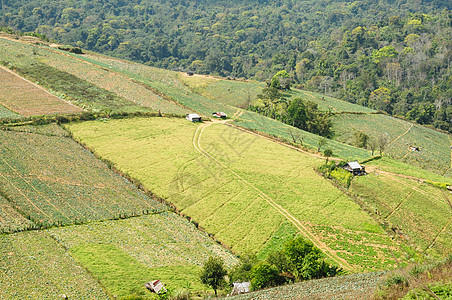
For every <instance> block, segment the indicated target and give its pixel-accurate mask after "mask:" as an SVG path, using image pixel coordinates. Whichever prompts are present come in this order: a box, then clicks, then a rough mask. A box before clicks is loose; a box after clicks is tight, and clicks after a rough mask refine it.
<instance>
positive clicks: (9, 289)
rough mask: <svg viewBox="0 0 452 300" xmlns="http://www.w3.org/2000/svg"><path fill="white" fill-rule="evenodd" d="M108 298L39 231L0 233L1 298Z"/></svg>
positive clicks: (70, 259)
mask: <svg viewBox="0 0 452 300" xmlns="http://www.w3.org/2000/svg"><path fill="white" fill-rule="evenodd" d="M63 295H65V296H66V297H68V298H69V299H108V298H109V297H108V296H107V294H106V293H105V292H104V291H103V289H102V287H101V285H100V284H99V283H98V282H97V281H96V280H95V279H94V278H93V277H91V276H90V275H89V274H88V272H87V271H86V270H85V269H84V268H83V267H81V266H80V265H78V264H77V262H76V261H75V260H74V259H73V258H72V257H71V256H70V255H68V253H67V252H66V251H65V249H64V248H63V247H61V246H60V245H59V244H58V243H57V242H56V241H55V239H53V238H52V237H50V236H49V235H48V234H46V233H44V232H40V231H32V232H21V233H16V234H7V235H0V298H1V299H61V298H62V297H63Z"/></svg>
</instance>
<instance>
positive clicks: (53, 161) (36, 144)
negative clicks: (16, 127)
mask: <svg viewBox="0 0 452 300" xmlns="http://www.w3.org/2000/svg"><path fill="white" fill-rule="evenodd" d="M40 128H41V129H40V130H37V131H41V132H42V133H44V132H46V134H38V133H26V132H15V131H3V130H0V140H1V141H2V148H1V149H0V183H1V185H0V191H1V192H2V194H3V195H4V196H5V197H7V198H8V200H9V202H10V204H11V205H13V206H14V208H15V209H16V210H18V211H20V212H21V214H22V215H23V216H26V217H27V218H29V219H30V220H31V221H33V222H34V223H35V224H36V225H39V226H44V227H47V226H52V225H57V224H73V223H80V222H86V221H92V220H105V219H111V218H119V217H126V216H134V215H141V214H144V213H152V212H158V211H162V210H166V209H167V208H166V206H164V205H162V204H160V203H158V202H156V201H155V200H153V199H151V198H149V197H147V196H146V195H144V194H143V193H142V192H141V191H139V190H138V189H137V188H135V186H134V185H132V184H131V183H129V182H127V181H126V180H125V179H124V178H122V177H120V176H119V175H117V174H115V173H113V172H112V171H111V170H110V169H109V168H108V167H107V165H105V164H104V163H102V162H100V161H99V160H98V159H96V158H95V157H94V156H93V155H92V154H91V153H90V152H88V151H86V150H85V149H84V148H82V147H81V146H80V145H78V144H77V143H75V142H74V141H73V140H72V139H70V138H67V137H64V136H58V134H59V133H61V129H59V128H58V127H56V126H52V125H49V126H47V125H44V126H42V127H40ZM57 128H58V129H57ZM52 133H54V135H52ZM11 229H13V228H11Z"/></svg>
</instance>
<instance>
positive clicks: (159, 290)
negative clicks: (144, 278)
mask: <svg viewBox="0 0 452 300" xmlns="http://www.w3.org/2000/svg"><path fill="white" fill-rule="evenodd" d="M144 286H145V287H146V288H147V289H148V290H150V291H151V292H154V293H156V294H164V293H166V288H165V287H164V286H163V283H162V282H161V281H160V280H154V281H149V282H147V283H145V284H144Z"/></svg>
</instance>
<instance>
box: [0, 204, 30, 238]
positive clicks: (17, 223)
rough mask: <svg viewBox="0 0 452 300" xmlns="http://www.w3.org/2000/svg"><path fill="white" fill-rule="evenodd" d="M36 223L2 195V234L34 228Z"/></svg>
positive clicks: (0, 206) (0, 220)
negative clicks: (25, 216)
mask: <svg viewBox="0 0 452 300" xmlns="http://www.w3.org/2000/svg"><path fill="white" fill-rule="evenodd" d="M34 227H35V225H34V224H33V222H31V221H30V220H27V219H25V218H24V217H23V216H22V215H21V214H19V213H18V212H17V211H16V210H15V209H14V208H12V207H11V205H9V203H8V201H7V200H6V199H5V198H4V197H2V196H0V234H1V233H5V232H15V231H22V230H26V229H30V228H34Z"/></svg>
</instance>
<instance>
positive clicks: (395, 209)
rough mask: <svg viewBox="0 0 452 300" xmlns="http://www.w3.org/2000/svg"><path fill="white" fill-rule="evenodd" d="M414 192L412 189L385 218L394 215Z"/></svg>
mask: <svg viewBox="0 0 452 300" xmlns="http://www.w3.org/2000/svg"><path fill="white" fill-rule="evenodd" d="M413 193H414V190H411V192H410V193H409V194H408V196H406V197H405V198H404V199H403V200H402V201H400V203H399V204H397V206H396V207H394V209H393V210H392V211H391V212H390V213H389V214H388V215H387V216H386V217H385V218H384V219H385V220H386V219H387V218H389V217H390V216H392V215H393V214H394V213H395V212H396V211H397V210H399V208H400V206H402V204H403V203H405V202H406V201H408V199H409V198H410V197H411V195H413Z"/></svg>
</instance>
